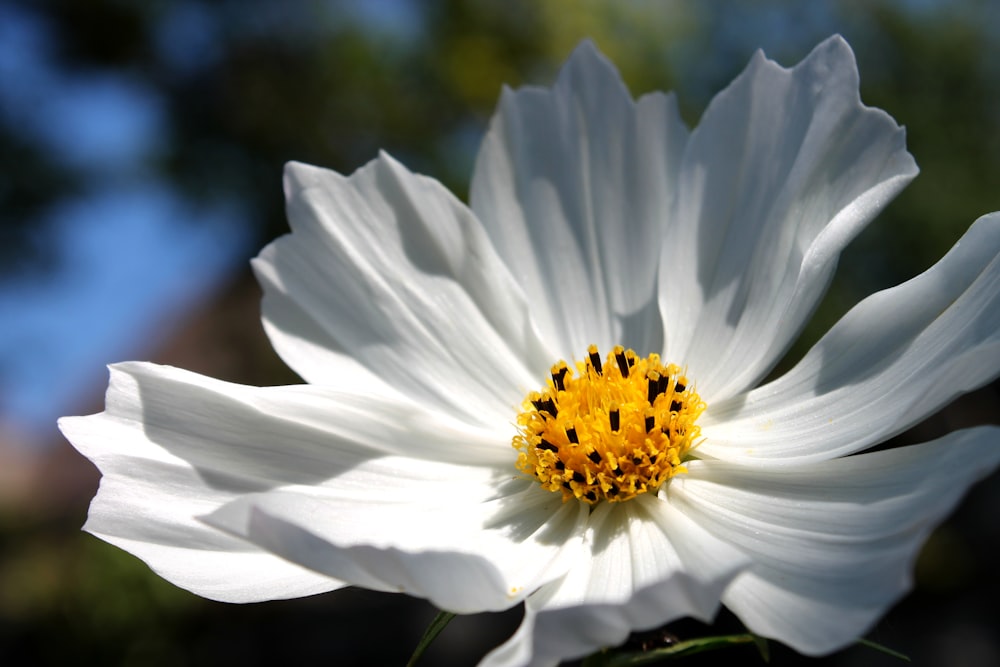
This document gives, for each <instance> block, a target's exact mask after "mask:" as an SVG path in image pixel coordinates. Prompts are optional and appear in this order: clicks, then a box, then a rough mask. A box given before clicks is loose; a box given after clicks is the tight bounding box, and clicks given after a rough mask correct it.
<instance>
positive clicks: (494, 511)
mask: <svg viewBox="0 0 1000 667" xmlns="http://www.w3.org/2000/svg"><path fill="white" fill-rule="evenodd" d="M916 173H917V167H916V165H915V163H914V161H913V158H912V157H911V156H910V155H909V154H908V153H907V152H906V149H905V146H904V132H903V129H902V128H900V127H899V126H897V125H896V123H895V122H894V121H893V120H892V119H891V118H890V117H889V116H888V115H886V114H885V113H883V112H882V111H879V110H877V109H871V108H867V107H865V106H863V105H862V104H861V102H860V99H859V96H858V74H857V68H856V66H855V62H854V58H853V55H852V53H851V51H850V48H849V47H848V46H847V44H846V43H845V42H844V41H843V40H842V39H840V38H839V37H835V38H832V39H829V40H827V41H826V42H824V43H823V44H821V45H820V46H818V47H817V48H816V49H815V50H814V51H813V52H812V53H811V54H810V55H809V56H808V57H807V58H806V59H805V60H804V61H803V62H801V63H800V64H799V65H798V66H796V67H794V68H792V69H784V68H782V67H780V66H778V65H777V64H775V63H773V62H771V61H769V60H766V59H765V58H764V56H763V55H762V54H757V55H756V56H754V58H753V59H752V61H751V62H750V64H749V65H748V66H747V68H746V70H745V71H744V72H743V73H742V74H740V75H739V76H738V77H737V79H736V80H735V81H734V82H733V83H732V84H731V85H730V86H729V87H728V88H727V89H726V90H724V91H722V92H721V93H720V94H719V95H718V96H717V97H716V98H715V99H714V100H713V101H712V103H711V105H710V106H709V107H708V109H707V110H706V112H705V114H704V116H703V118H702V120H701V123H700V124H699V126H698V127H697V128H696V129H695V130H693V131H691V132H689V131H688V130H687V129H686V128H685V126H684V125H683V123H682V122H681V120H680V117H679V115H678V112H677V106H676V103H675V100H674V98H673V96H671V95H664V94H659V93H657V94H651V95H646V96H643V97H642V98H640V99H638V100H633V99H632V98H631V97H630V95H629V94H628V92H627V91H626V89H625V87H624V85H623V84H622V82H621V80H620V78H619V76H618V74H617V72H616V71H615V69H614V67H613V66H612V65H611V64H610V63H608V62H607V61H606V60H605V59H604V58H603V57H602V56H601V55H600V54H599V53H598V52H597V51H596V49H595V48H594V47H593V46H592V45H591V44H589V43H584V44H583V45H581V46H580V47H579V48H578V49H577V50H576V51H575V52H574V53H573V55H572V57H571V58H570V60H569V62H568V63H567V64H566V66H565V67H564V68H563V70H562V72H561V73H560V75H559V78H558V80H557V81H556V83H555V85H554V86H553V87H552V88H551V89H543V88H526V89H522V90H519V91H516V92H512V91H510V90H505V91H504V93H503V96H502V98H501V101H500V107H499V110H498V112H497V114H496V116H495V117H494V119H493V121H492V123H491V125H490V128H489V132H488V134H487V136H486V139H485V141H484V143H483V146H482V149H481V151H480V153H479V157H478V160H477V162H476V167H475V173H474V175H473V180H472V190H471V204H470V205H469V206H466V205H465V204H463V203H462V202H460V201H459V200H458V199H456V198H455V197H454V196H452V195H451V194H449V193H448V192H447V191H446V190H445V189H444V188H443V187H442V186H441V185H440V184H439V183H437V182H436V181H434V180H432V179H429V178H426V177H423V176H418V175H414V174H412V173H411V172H409V171H407V170H406V169H405V168H404V167H403V166H402V165H400V164H399V163H398V162H396V161H395V160H393V159H392V158H391V157H389V156H388V155H385V154H383V155H380V156H379V157H378V158H377V159H375V160H374V161H373V162H371V163H370V164H368V165H366V166H365V167H363V168H361V169H360V170H358V171H357V172H355V173H354V174H352V175H351V176H348V177H345V176H341V175H339V174H336V173H333V172H330V171H326V170H323V169H318V168H315V167H309V166H305V165H301V164H291V165H289V166H288V168H287V171H286V176H285V188H286V194H287V198H288V215H289V219H290V222H291V227H292V233H291V234H290V235H289V236H286V237H284V238H282V239H279V240H278V241H276V242H275V243H273V244H272V245H270V246H268V247H267V248H266V249H265V250H264V251H263V252H262V253H261V255H260V256H259V257H258V258H257V259H256V261H255V262H254V268H255V269H256V272H257V275H258V277H259V279H260V282H261V284H262V285H263V288H264V292H265V296H264V305H263V311H264V314H263V321H264V327H265V329H266V330H267V333H268V334H269V336H270V338H271V341H272V342H273V344H274V346H275V348H276V349H277V351H278V353H279V354H280V355H281V357H282V358H283V359H284V360H285V361H286V362H287V363H288V364H289V365H290V366H291V367H292V368H293V369H294V370H296V371H297V372H298V373H299V374H300V375H301V376H302V378H303V379H304V380H305V381H306V382H308V383H309V384H306V385H302V386H289V387H266V388H256V387H245V386H239V385H233V384H229V383H225V382H220V381H218V380H213V379H210V378H206V377H202V376H199V375H195V374H192V373H189V372H186V371H182V370H178V369H176V368H169V367H162V366H155V365H151V364H145V363H125V364H119V365H116V366H113V367H112V369H111V383H110V386H109V388H108V393H107V407H106V409H105V411H104V412H103V413H101V414H98V415H93V416H89V417H71V418H65V419H63V420H62V421H61V422H60V426H61V428H62V430H63V432H64V433H65V434H66V437H67V438H69V440H70V441H71V442H72V443H73V444H74V446H76V447H77V448H78V449H79V450H80V451H81V452H82V453H83V454H84V455H86V456H87V457H88V458H90V459H91V460H92V461H94V462H95V463H96V464H97V466H98V467H99V468H100V469H101V471H102V472H103V475H104V476H103V480H102V483H101V487H100V491H99V492H98V494H97V497H96V498H94V501H93V503H92V504H91V508H90V515H89V518H88V521H87V524H86V526H85V528H86V530H88V531H90V532H92V533H93V534H95V535H97V536H98V537H100V538H102V539H104V540H107V541H108V542H111V543H112V544H115V545H117V546H119V547H121V548H123V549H126V550H128V551H130V552H132V553H133V554H135V555H137V556H138V557H140V558H142V559H143V560H145V561H146V562H147V563H149V565H150V566H151V567H152V568H153V569H154V570H155V571H156V572H158V573H159V574H161V575H162V576H163V577H165V578H167V579H169V580H170V581H172V582H174V583H176V584H177V585H179V586H181V587H184V588H186V589H188V590H191V591H194V592H195V593H198V594H199V595H203V596H205V597H209V598H212V599H216V600H224V601H230V602H250V601H256V600H270V599H278V598H289V597H295V596H303V595H310V594H314V593H320V592H324V591H330V590H333V589H336V588H340V587H342V586H346V585H354V586H362V587H365V588H371V589H375V590H380V591H399V592H405V593H408V594H410V595H414V596H418V597H422V598H426V599H428V600H430V601H431V602H432V603H433V604H435V605H436V606H438V607H440V608H441V609H445V610H449V611H453V612H458V613H469V612H480V611H487V610H501V609H506V608H509V607H511V606H513V605H516V604H518V603H520V602H522V601H523V602H524V603H525V608H526V611H525V617H524V621H523V624H522V625H521V627H520V629H519V630H518V631H517V633H516V634H515V635H514V636H513V637H512V638H511V639H510V640H509V641H508V642H507V643H506V644H504V645H503V646H501V647H499V648H498V649H496V650H494V651H493V652H492V653H491V654H489V655H488V656H487V657H486V658H485V659H484V663H483V664H486V665H553V664H556V663H557V662H558V661H559V660H562V659H566V658H572V657H576V656H582V655H586V654H588V653H591V652H593V651H594V650H596V649H598V648H600V647H604V646H614V645H617V644H620V643H621V642H623V641H624V640H625V639H626V637H627V636H628V634H629V633H630V632H631V631H634V630H642V629H649V628H654V627H658V626H661V625H663V624H665V623H667V622H669V621H672V620H674V619H679V618H681V617H686V616H690V617H694V618H698V619H704V620H706V621H710V620H711V619H712V618H713V616H714V615H715V613H716V612H717V610H718V608H719V605H720V603H721V604H724V605H726V606H727V607H728V608H729V609H731V610H732V611H733V612H734V613H735V614H736V615H737V616H738V617H739V618H740V619H741V620H742V621H743V623H745V624H746V626H747V627H748V628H749V629H750V630H751V631H753V632H754V633H757V634H759V635H762V636H764V637H770V638H773V639H776V640H778V641H781V642H784V643H785V644H788V645H790V646H792V647H794V648H795V649H797V650H799V651H801V652H803V653H807V654H823V653H827V652H830V651H834V650H836V649H838V648H840V647H843V646H845V645H846V644H848V643H850V642H852V641H853V640H855V639H856V638H857V637H858V636H860V635H861V634H863V633H864V632H865V631H866V630H867V629H868V628H869V627H871V626H872V624H873V623H874V622H875V621H876V620H877V619H878V617H879V616H880V615H881V614H882V613H883V612H884V611H885V610H886V609H887V608H888V607H889V606H890V605H891V604H892V603H893V601H895V600H896V599H898V598H899V596H901V595H902V594H903V593H904V592H905V591H906V590H907V588H908V587H909V584H910V570H911V567H912V563H913V560H914V558H915V557H916V554H917V552H918V550H919V548H920V545H921V544H922V542H923V541H924V539H925V538H926V537H927V535H928V533H929V532H930V531H931V529H932V528H933V526H934V525H935V524H936V523H937V522H938V521H940V520H941V519H942V517H944V516H945V514H947V513H948V511H949V510H951V509H952V508H953V507H954V506H955V504H956V503H957V502H958V500H959V498H960V497H961V496H962V494H963V493H964V492H965V491H966V489H967V488H968V487H969V485H970V484H972V483H973V482H974V481H975V480H976V479H978V478H980V477H982V476H984V475H986V474H987V473H988V472H989V471H991V470H992V469H993V468H994V467H995V466H996V465H997V463H998V461H1000V429H997V428H996V427H979V428H971V429H966V430H962V431H957V432H954V433H952V434H950V435H948V436H945V437H943V438H940V439H938V440H936V441H933V442H929V443H925V444H922V445H917V446H913V447H905V448H901V449H893V450H888V451H879V452H876V453H864V454H858V452H862V451H863V450H866V449H868V448H870V447H872V446H873V445H876V444H878V443H880V442H883V441H885V440H886V439H887V438H890V437H891V436H893V435H894V434H897V433H899V432H901V431H902V430H904V429H906V428H907V427H909V426H910V425H912V424H914V423H916V422H918V421H920V420H922V419H924V418H925V417H927V416H928V415H930V414H932V413H933V412H934V411H936V410H937V409H939V408H940V407H942V406H943V405H945V404H946V403H948V402H949V401H951V400H952V399H953V398H954V397H955V396H957V395H959V394H961V393H962V392H966V391H969V390H971V389H974V388H976V387H979V386H981V385H983V384H984V383H986V382H989V381H990V380H991V379H992V378H994V377H996V376H997V375H998V373H1000V259H998V255H1000V215H998V214H992V215H989V216H986V217H984V218H982V219H980V220H979V221H977V222H976V223H975V224H974V225H973V226H972V227H971V228H970V230H969V231H968V232H967V233H966V235H965V236H964V237H963V238H962V240H961V241H960V242H959V243H958V244H956V246H955V247H954V248H953V249H952V250H951V251H950V252H949V253H948V254H947V255H946V256H945V257H944V258H943V259H942V260H941V261H940V262H938V263H937V264H936V265H935V266H933V267H932V268H931V269H929V270H928V271H926V272H925V273H923V274H922V275H920V276H918V277H916V278H914V279H912V280H910V281H908V282H906V283H904V284H902V285H899V286H898V287H894V288H892V289H888V290H885V291H883V292H880V293H877V294H874V295H872V296H871V297H869V298H867V299H865V300H864V301H862V302H861V303H859V304H858V305H857V306H856V307H855V308H854V309H852V310H851V311H850V312H849V313H848V314H847V315H846V316H845V317H844V318H843V319H842V320H841V321H840V322H839V323H837V324H836V326H834V327H833V328H832V329H831V330H830V332H829V333H827V334H826V336H824V337H823V338H822V339H821V340H820V341H819V342H818V343H817V344H816V346H815V347H814V348H813V349H812V350H811V351H810V352H809V353H808V354H807V355H806V356H805V357H804V358H803V359H802V361H801V362H799V363H798V364H797V365H796V366H795V367H794V368H793V369H792V370H790V371H789V372H788V373H787V374H785V375H784V376H782V377H780V378H779V379H777V380H775V381H773V382H770V383H768V384H765V385H762V386H758V383H760V382H761V380H762V378H764V377H765V376H766V375H767V374H768V372H769V371H770V370H771V369H772V368H773V367H774V365H775V364H776V362H777V361H778V359H779V358H780V357H781V355H782V354H783V353H784V352H785V350H786V349H787V348H788V347H789V345H790V343H791V342H792V340H793V339H794V338H795V336H796V335H797V334H798V332H799V331H800V330H801V329H802V327H803V324H804V323H805V322H806V320H807V318H808V317H809V315H810V313H811V312H812V311H813V309H814V308H815V307H816V305H817V303H818V301H819V299H820V297H821V296H822V294H823V292H824V290H825V288H826V286H827V284H828V283H829V281H830V278H831V275H832V274H833V271H834V268H835V266H836V263H837V257H838V254H839V253H840V251H841V250H842V249H843V248H844V246H845V245H846V244H847V243H848V242H849V241H850V240H851V239H852V238H854V236H855V235H856V234H857V233H858V232H859V231H860V230H861V229H862V228H863V227H864V226H865V225H866V224H867V223H868V222H869V221H870V220H871V219H872V218H873V217H874V216H875V215H876V213H878V212H879V211H880V210H881V209H882V207H884V206H885V205H886V204H887V203H888V202H889V200H891V199H892V197H893V196H895V195H896V194H897V193H898V192H899V191H900V190H901V189H902V188H903V186H904V185H906V183H907V182H909V181H910V179H912V178H913V177H914V176H915V175H916Z"/></svg>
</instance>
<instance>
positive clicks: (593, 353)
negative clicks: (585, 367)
mask: <svg viewBox="0 0 1000 667" xmlns="http://www.w3.org/2000/svg"><path fill="white" fill-rule="evenodd" d="M588 354H589V355H590V364H591V366H593V367H594V370H595V371H597V374H598V375H600V374H601V371H602V370H604V369H603V367H602V366H601V355H600V353H599V352H598V351H597V346H596V345H591V346H590V350H589V351H588Z"/></svg>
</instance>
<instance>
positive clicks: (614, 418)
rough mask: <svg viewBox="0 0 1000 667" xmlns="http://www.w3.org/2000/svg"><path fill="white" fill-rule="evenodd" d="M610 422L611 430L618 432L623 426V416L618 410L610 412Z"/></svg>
mask: <svg viewBox="0 0 1000 667" xmlns="http://www.w3.org/2000/svg"><path fill="white" fill-rule="evenodd" d="M608 421H609V422H611V430H612V431H614V432H617V431H618V429H619V428H620V427H621V425H622V416H621V413H620V412H618V409H617V408H616V409H614V410H609V411H608Z"/></svg>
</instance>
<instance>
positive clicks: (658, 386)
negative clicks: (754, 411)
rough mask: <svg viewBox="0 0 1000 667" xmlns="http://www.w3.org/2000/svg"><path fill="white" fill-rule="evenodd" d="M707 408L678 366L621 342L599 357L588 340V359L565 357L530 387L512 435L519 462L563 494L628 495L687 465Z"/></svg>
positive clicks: (594, 498) (587, 498) (589, 499)
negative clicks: (538, 385) (538, 384)
mask: <svg viewBox="0 0 1000 667" xmlns="http://www.w3.org/2000/svg"><path fill="white" fill-rule="evenodd" d="M704 410H705V404H704V403H703V402H702V400H701V398H700V397H699V396H698V394H697V393H695V391H694V388H693V387H692V386H691V384H690V382H689V381H688V379H687V377H686V376H685V375H684V372H683V370H682V369H681V368H680V367H678V366H676V365H674V364H669V365H666V366H664V365H663V364H662V363H661V361H660V357H659V355H657V354H651V355H649V356H648V357H644V358H640V357H639V356H637V355H636V353H635V352H633V351H632V350H626V349H624V348H623V347H622V346H620V345H619V346H617V347H615V348H614V349H613V350H612V351H611V353H610V354H608V356H607V358H606V359H605V360H603V361H602V359H601V356H600V354H599V352H598V349H597V346H596V345H591V346H590V347H589V348H588V350H587V358H586V359H585V360H583V361H578V362H576V364H575V366H573V367H571V366H569V364H567V363H566V362H565V361H560V362H559V363H557V364H555V365H554V366H553V367H552V370H551V377H550V379H549V380H547V381H546V386H545V388H544V389H542V390H541V391H533V392H531V393H530V394H528V396H527V398H526V399H525V401H524V404H523V406H522V411H521V413H520V414H519V415H518V418H517V425H518V433H517V435H515V436H514V440H513V445H514V447H515V448H516V449H517V450H518V451H519V454H518V457H517V468H518V470H520V471H522V472H524V473H527V474H529V475H532V476H534V477H535V478H536V479H537V480H538V483H539V484H541V485H542V487H543V488H545V489H547V490H549V491H553V492H556V491H558V492H560V493H562V496H563V500H564V501H567V500H570V499H571V498H576V499H578V500H582V501H584V502H586V503H590V504H596V503H598V502H600V501H601V500H606V501H608V502H621V501H624V500H630V499H631V498H635V497H636V496H637V495H639V494H641V493H645V492H647V491H655V490H656V489H658V488H659V487H660V486H661V485H662V484H663V483H664V482H666V481H667V480H668V479H670V478H671V477H673V476H674V475H676V474H678V473H682V472H686V470H685V468H684V466H683V461H684V460H685V459H686V458H687V455H688V453H689V452H690V450H691V449H692V447H693V446H694V444H695V442H696V440H697V438H698V436H699V435H700V433H701V429H700V428H699V427H698V425H697V424H696V423H695V422H696V421H697V419H698V417H699V416H700V415H701V413H702V412H703V411H704Z"/></svg>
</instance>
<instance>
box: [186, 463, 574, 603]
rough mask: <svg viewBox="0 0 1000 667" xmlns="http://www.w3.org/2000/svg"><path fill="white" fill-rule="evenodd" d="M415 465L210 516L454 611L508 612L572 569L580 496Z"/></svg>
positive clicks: (294, 553)
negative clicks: (575, 499)
mask: <svg viewBox="0 0 1000 667" xmlns="http://www.w3.org/2000/svg"><path fill="white" fill-rule="evenodd" d="M414 463H416V462H413V461H401V462H398V463H395V464H394V463H393V462H387V461H384V460H378V461H375V462H372V463H370V464H363V465H361V466H358V467H357V468H356V469H355V470H353V471H351V472H349V473H346V474H344V475H341V476H340V477H338V478H337V479H336V480H334V481H333V482H331V483H330V484H328V485H325V486H324V487H323V488H316V487H286V488H282V489H279V490H276V491H271V492H268V493H263V494H254V495H248V496H244V497H242V498H240V499H238V500H236V501H234V502H233V503H230V504H229V505H227V506H225V507H223V508H221V509H220V510H218V511H217V512H215V513H213V514H212V515H210V516H208V517H206V518H205V519H206V521H208V522H209V523H211V524H213V525H216V526H218V527H220V528H223V529H225V530H227V531H229V532H232V533H234V534H236V535H239V536H240V537H243V538H244V539H247V540H249V541H251V542H253V543H255V544H257V545H259V546H261V547H262V548H264V549H267V550H269V551H272V552H274V553H276V554H278V555H280V556H282V557H283V558H286V559H288V560H290V561H292V562H295V563H298V564H300V565H302V566H305V567H308V568H310V569H312V570H315V571H317V572H321V573H323V574H327V575H329V576H331V577H335V578H337V579H341V580H343V581H346V582H348V583H351V584H354V585H358V586H363V587H365V588H370V589H374V590H383V591H394V592H401V593H408V594H410V595H414V596H418V597H422V598H427V599H428V600H430V601H431V602H432V603H433V604H435V605H436V606H438V607H439V608H442V609H447V610H449V611H454V612H457V613H476V612H481V611H498V610H501V609H506V608H508V607H511V606H513V605H515V604H517V603H518V602H520V601H521V600H522V599H524V597H525V596H527V595H528V594H529V593H530V592H531V591H533V590H535V589H536V588H538V587H539V586H541V585H543V584H545V583H547V582H548V581H551V580H552V579H554V578H556V577H559V576H561V575H562V574H563V573H564V572H565V571H566V560H567V554H568V553H572V552H573V551H575V550H577V549H579V547H580V545H581V543H582V537H583V530H584V527H585V525H586V521H587V510H586V507H585V506H584V505H583V504H582V503H563V502H562V499H561V497H559V496H557V495H555V494H551V493H547V492H544V491H542V490H541V489H539V488H538V486H537V484H535V483H534V481H532V480H527V479H520V478H516V479H512V478H511V477H510V475H507V474H500V475H499V476H498V475H493V478H492V479H485V478H483V477H482V475H474V474H467V475H466V476H465V477H461V476H456V475H455V474H454V471H451V470H442V469H445V468H453V467H450V466H444V464H427V463H424V465H423V466H414V465H413V464H414ZM422 468H426V470H424V469H422ZM445 478H449V479H445ZM373 489H379V490H380V491H378V492H376V493H373V492H372V491H373ZM383 489H384V490H385V491H384V492H382V491H381V490H383Z"/></svg>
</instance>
